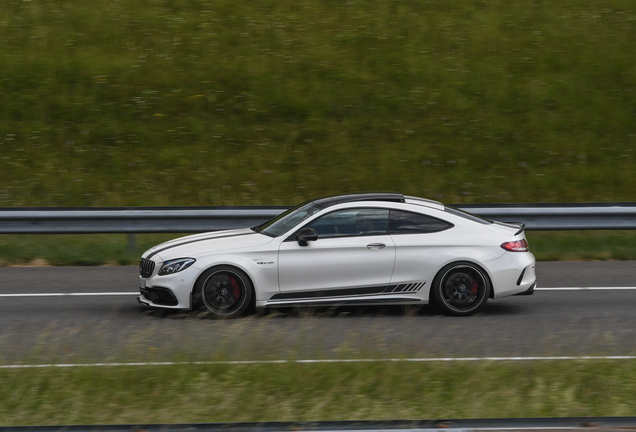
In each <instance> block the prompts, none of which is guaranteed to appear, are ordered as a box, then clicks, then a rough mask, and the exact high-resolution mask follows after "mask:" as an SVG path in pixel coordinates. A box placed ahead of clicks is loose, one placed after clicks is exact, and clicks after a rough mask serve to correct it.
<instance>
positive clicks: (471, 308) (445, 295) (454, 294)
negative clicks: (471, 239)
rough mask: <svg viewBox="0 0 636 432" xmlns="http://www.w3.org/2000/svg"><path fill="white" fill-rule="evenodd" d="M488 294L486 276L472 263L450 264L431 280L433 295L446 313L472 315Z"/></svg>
mask: <svg viewBox="0 0 636 432" xmlns="http://www.w3.org/2000/svg"><path fill="white" fill-rule="evenodd" d="M489 295H490V283H489V281H488V277H487V276H486V275H485V274H484V272H483V270H481V269H480V268H479V267H477V266H475V265H474V264H470V263H454V264H450V265H448V266H446V267H444V268H443V269H442V270H441V271H440V272H439V273H438V274H437V276H436V277H435V280H434V281H433V296H434V298H435V300H436V302H437V304H438V305H439V306H440V307H441V308H442V309H444V312H446V313H447V314H448V315H455V316H467V315H472V314H474V313H475V312H477V311H479V310H480V309H482V308H483V307H484V305H485V304H486V302H487V301H488V296H489Z"/></svg>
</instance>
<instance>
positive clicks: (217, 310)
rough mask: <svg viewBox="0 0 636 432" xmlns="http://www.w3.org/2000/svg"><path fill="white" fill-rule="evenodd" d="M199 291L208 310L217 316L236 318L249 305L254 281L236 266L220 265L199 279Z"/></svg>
mask: <svg viewBox="0 0 636 432" xmlns="http://www.w3.org/2000/svg"><path fill="white" fill-rule="evenodd" d="M196 289H197V291H199V290H200V292H201V299H202V300H203V304H205V307H207V308H208V310H209V311H210V312H211V313H212V314H213V315H214V316H215V317H217V318H235V317H238V316H240V315H241V314H242V313H243V312H245V310H246V309H247V308H248V307H249V305H250V302H251V300H252V291H253V289H252V283H251V282H250V280H249V278H248V277H247V275H246V274H245V273H244V272H243V271H241V270H239V269H237V268H234V267H230V266H218V267H213V268H211V269H209V270H207V271H206V272H204V273H203V274H202V275H201V277H200V278H199V280H198V281H197V287H196Z"/></svg>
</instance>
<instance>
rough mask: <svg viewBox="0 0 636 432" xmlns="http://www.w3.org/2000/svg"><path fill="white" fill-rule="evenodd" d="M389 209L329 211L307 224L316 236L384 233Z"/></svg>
mask: <svg viewBox="0 0 636 432" xmlns="http://www.w3.org/2000/svg"><path fill="white" fill-rule="evenodd" d="M388 217H389V210H386V209H359V208H358V209H346V210H338V211H335V212H333V213H329V214H327V215H325V216H323V217H321V218H320V219H316V220H315V221H313V222H311V223H310V224H309V225H307V227H308V228H312V229H314V230H315V231H316V232H317V233H318V238H328V237H346V236H359V235H382V234H386V228H387V220H388Z"/></svg>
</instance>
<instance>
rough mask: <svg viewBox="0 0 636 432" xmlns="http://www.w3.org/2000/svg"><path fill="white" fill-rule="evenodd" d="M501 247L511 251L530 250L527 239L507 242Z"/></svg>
mask: <svg viewBox="0 0 636 432" xmlns="http://www.w3.org/2000/svg"><path fill="white" fill-rule="evenodd" d="M501 247H502V248H503V249H505V250H507V251H509V252H528V251H529V250H530V247H529V246H528V242H527V241H526V239H523V240H515V241H510V242H505V243H502V244H501Z"/></svg>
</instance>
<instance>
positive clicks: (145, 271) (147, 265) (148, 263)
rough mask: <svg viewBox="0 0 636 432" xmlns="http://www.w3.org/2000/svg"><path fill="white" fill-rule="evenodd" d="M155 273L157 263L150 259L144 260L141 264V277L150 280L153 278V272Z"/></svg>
mask: <svg viewBox="0 0 636 432" xmlns="http://www.w3.org/2000/svg"><path fill="white" fill-rule="evenodd" d="M153 271H155V262H154V261H152V260H149V259H145V258H142V259H141V261H140V262H139V276H141V277H143V278H149V277H150V276H152V272H153Z"/></svg>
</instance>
